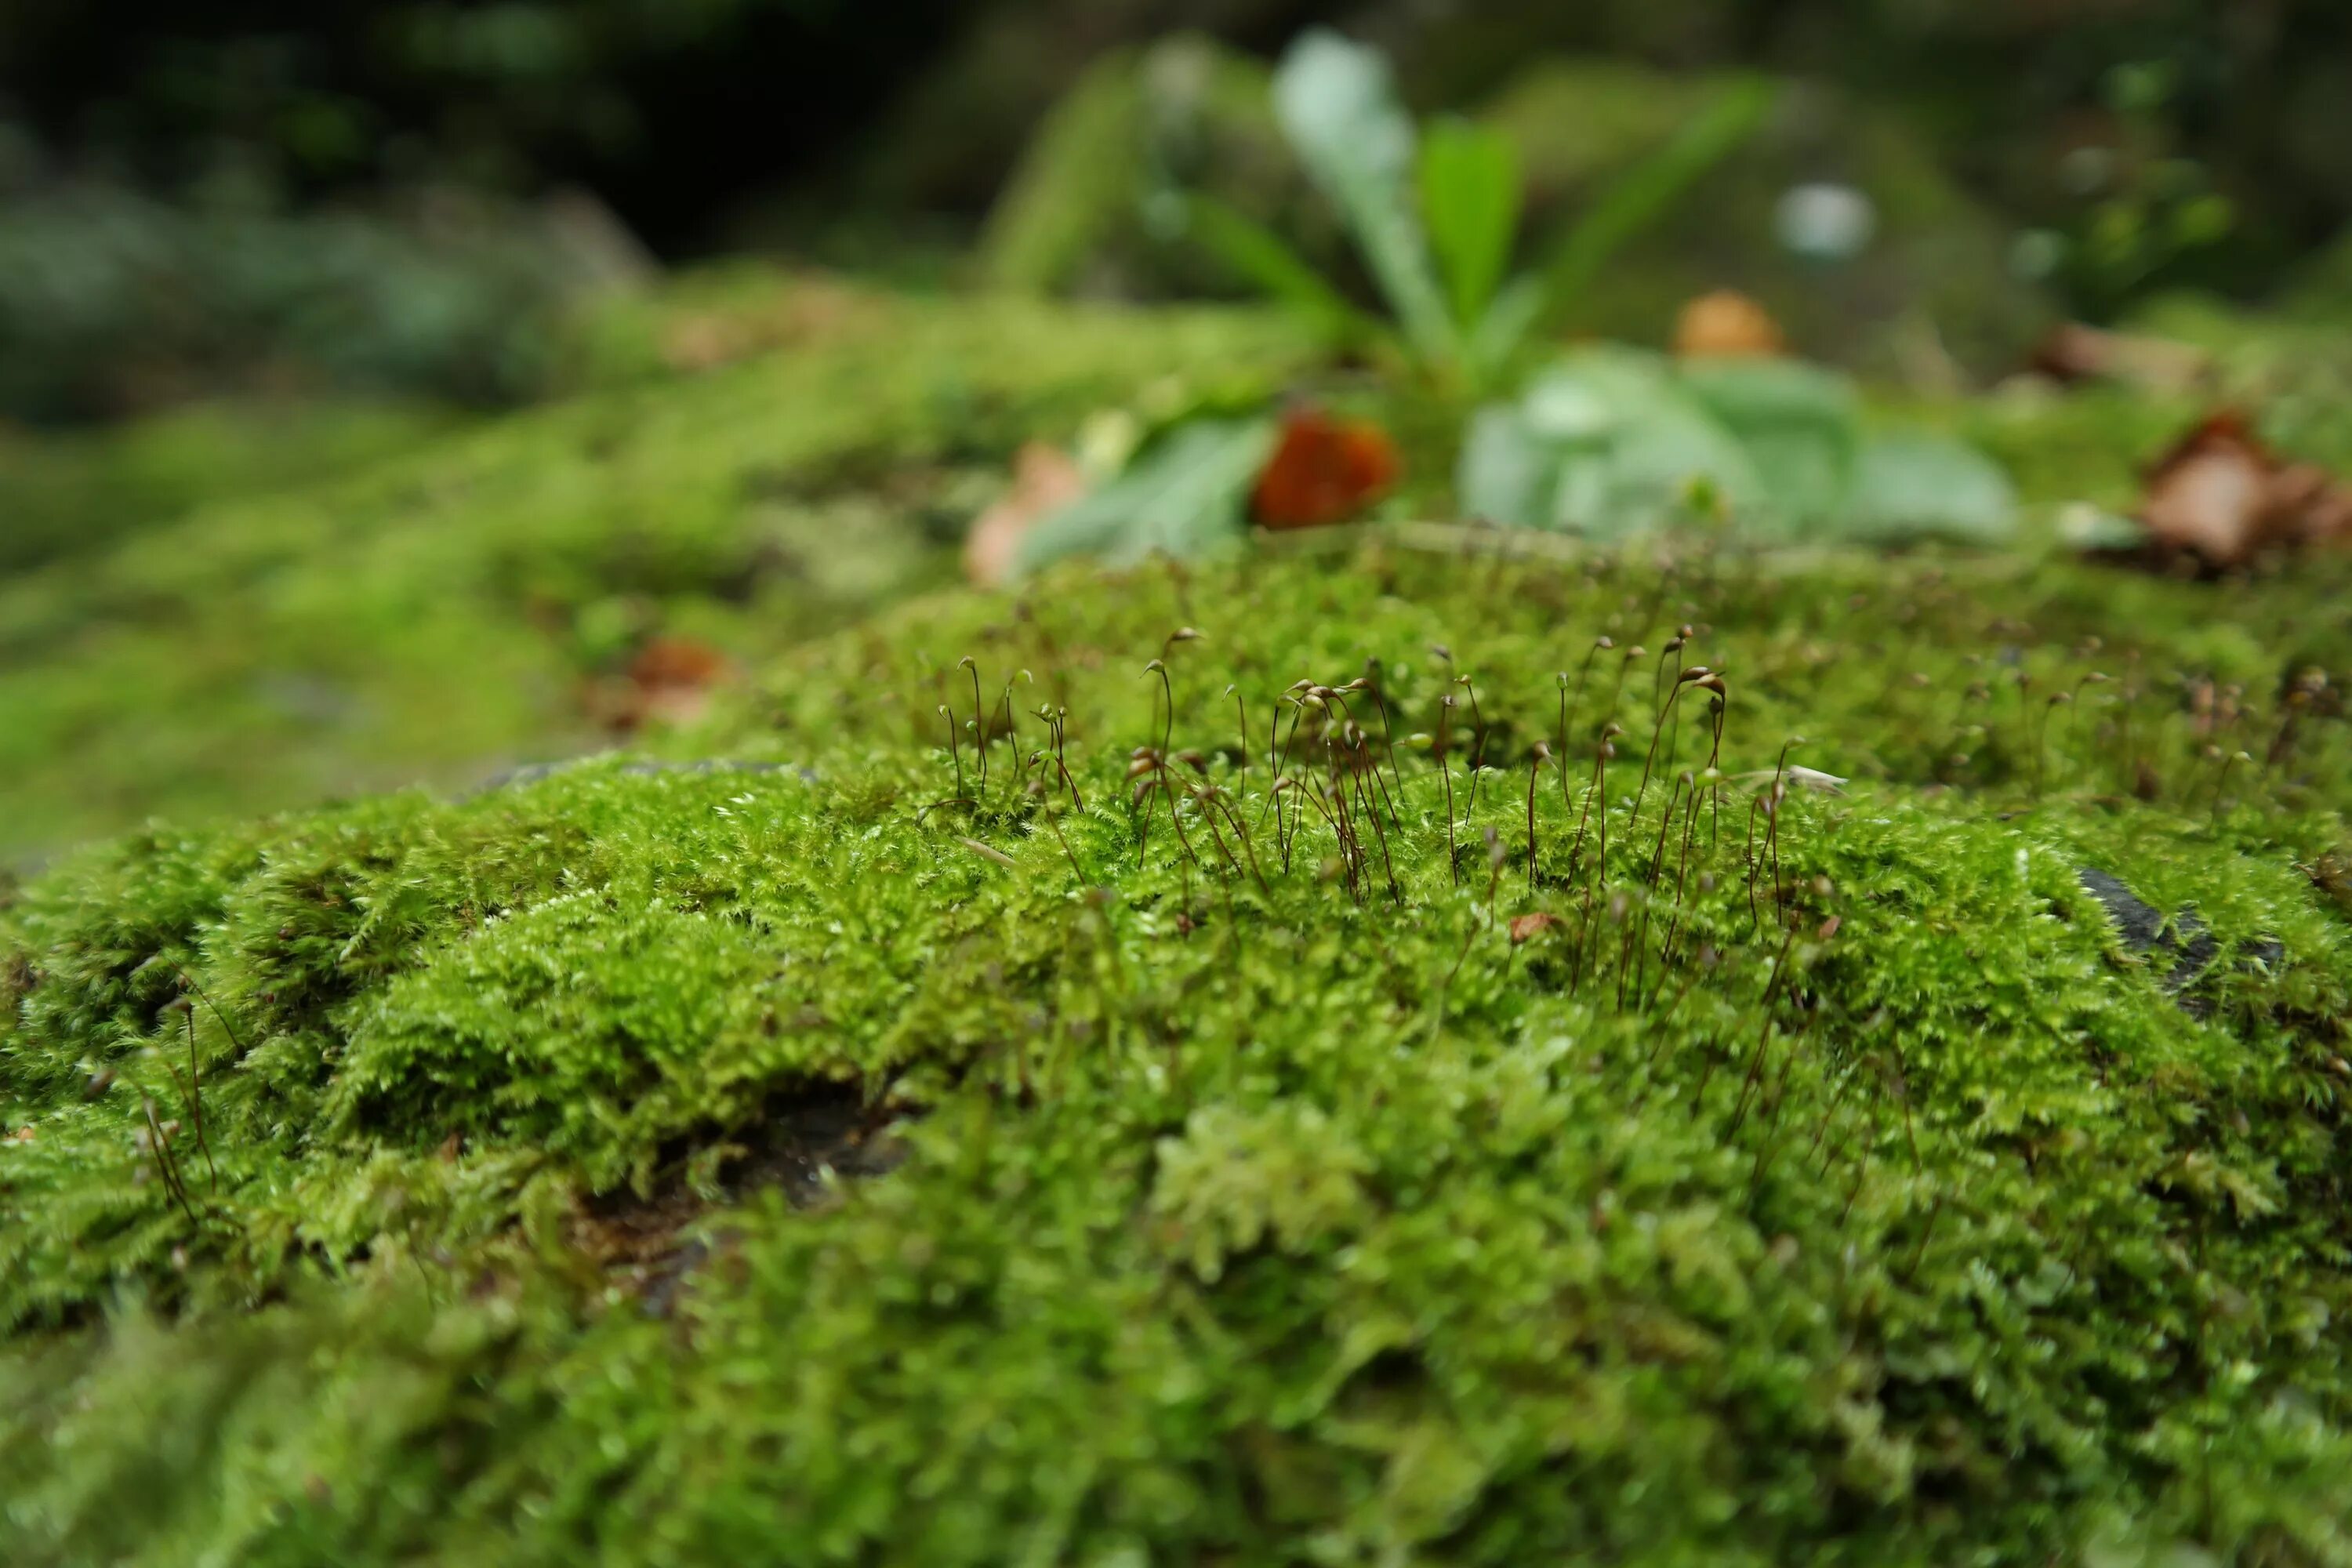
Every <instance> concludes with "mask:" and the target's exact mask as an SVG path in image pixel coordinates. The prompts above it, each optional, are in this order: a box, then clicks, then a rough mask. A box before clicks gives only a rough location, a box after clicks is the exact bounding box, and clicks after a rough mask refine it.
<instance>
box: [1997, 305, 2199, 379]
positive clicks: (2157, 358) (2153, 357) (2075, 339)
mask: <svg viewBox="0 0 2352 1568" xmlns="http://www.w3.org/2000/svg"><path fill="white" fill-rule="evenodd" d="M2026 367H2027V368H2028V369H2029V370H2032V371H2035V372H2037V373H2039V374H2042V375H2046V376H2048V377H2049V378H2050V379H2051V380H2053V381H2054V382H2057V383H2059V384H2062V385H2068V386H2071V385H2074V384H2076V383H2078V382H2084V381H2121V382H2129V383H2131V384H2135V385H2138V386H2145V387H2149V388H2152V389H2154V390H2157V391H2160V392H2187V391H2189V390H2191V389H2192V388H2194V387H2195V386H2197V385H2198V384H2199V383H2200V382H2201V381H2203V380H2204V379H2205V376H2206V374H2207V372H2208V371H2209V370H2210V368H2211V362H2210V360H2209V359H2208V358H2207V356H2206V355H2205V353H2203V352H2202V351H2201V350H2199V349H2196V348H2192V347H2190V346H2189V344H2187V343H2177V342H2172V341H2171V340H2169V339H2168V338H2150V337H2142V336H2138V335H2137V334H2134V333H2129V332H2111V331H2105V330H2103V329H2101V328H2098V327H2086V326H2084V324H2083V323H2082V322H2080V321H2062V322H2060V323H2059V324H2058V325H2057V326H2055V327H2053V328H2052V329H2051V330H2050V331H2049V333H2048V335H2047V336H2045V337H2044V338H2043V339H2042V342H2039V343H2038V344H2036V345H2035V346H2034V349H2033V353H2032V355H2031V356H2029V357H2028V359H2027V362H2026Z"/></svg>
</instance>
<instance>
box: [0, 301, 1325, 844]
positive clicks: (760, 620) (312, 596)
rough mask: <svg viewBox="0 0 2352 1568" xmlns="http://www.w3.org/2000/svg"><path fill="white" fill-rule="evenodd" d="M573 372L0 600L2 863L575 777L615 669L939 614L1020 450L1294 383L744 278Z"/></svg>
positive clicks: (635, 314)
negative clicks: (438, 785) (548, 391)
mask: <svg viewBox="0 0 2352 1568" xmlns="http://www.w3.org/2000/svg"><path fill="white" fill-rule="evenodd" d="M575 342H576V343H577V345H578V346H577V347H576V349H575V351H574V359H575V362H576V363H575V367H574V371H573V374H574V376H575V378H576V380H577V381H578V382H579V383H580V384H583V385H584V386H586V387H588V388H590V389H591V390H589V391H587V392H585V393H584V394H583V395H579V396H576V397H573V398H571V399H570V400H568V401H565V402H563V403H561V404H556V405H549V406H546V407H542V408H538V409H532V410H529V411H525V412H522V413H520V414H516V415H513V416H509V417H507V418H504V419H501V420H498V421H495V422H485V423H478V424H475V425H472V426H467V427H465V428H462V429H460V430H457V431H455V432H453V433H450V434H447V435H446V436H442V437H436V438H427V437H425V435H424V434H422V433H419V434H418V435H417V436H416V437H415V438H414V440H413V441H412V443H411V446H410V449H408V450H405V451H398V452H392V451H387V452H386V453H385V454H384V455H383V456H382V457H381V458H379V459H378V460H373V461H356V460H355V461H353V462H352V463H351V464H350V465H348V466H347V468H345V469H344V470H343V471H341V472H339V473H337V474H336V475H335V477H333V478H331V479H322V480H320V481H319V482H315V483H308V484H290V485H279V484H268V483H262V482H254V483H250V484H246V485H243V486H242V487H241V488H236V489H232V488H229V487H227V486H226V485H223V486H222V487H220V488H219V489H215V490H211V491H210V493H203V492H201V491H200V490H199V489H198V487H197V486H196V485H195V484H194V482H191V484H190V486H189V488H188V491H187V493H188V495H189V497H190V499H191V500H193V501H194V503H195V504H193V505H191V506H190V507H189V508H188V509H187V510H184V511H182V512H180V513H179V514H178V515H176V516H172V517H169V518H168V519H165V520H162V521H154V522H152V524H149V525H145V526H134V521H133V520H127V519H125V520H115V519H111V518H110V521H119V526H120V527H121V531H122V532H123V534H124V537H121V538H120V539H119V540H118V541H117V542H114V543H113V544H112V545H111V547H110V548H106V549H101V550H89V551H85V552H81V553H79V554H76V555H74V556H72V557H70V558H62V559H58V560H54V561H52V562H51V563H49V564H47V566H45V567H43V568H40V569H37V570H31V571H26V572H21V573H17V574H13V575H7V576H0V863H6V862H9V861H14V860H17V859H19V858H25V857H30V856H33V855H37V854H39V853H43V852H54V851H56V850H58V849H61V848H63V847H66V846H68V845H69V844H71V843H73V842H75V841H77V840H79V839H81V838H84V837H89V836H91V835H94V834H103V833H113V832H119V831H121V829H123V828H125V827H128V826H131V825H133V824H135V823H137V822H138V821H139V820H141V819H142V817H144V816H147V815H148V814H150V813H152V812H157V811H162V812H167V813H169V814H171V815H173V816H178V817H182V818H187V817H191V816H198V815H202V814H205V813H212V812H226V813H236V814H245V813H249V812H252V811H256V810H264V809H270V808H274V807H278V806H284V805H297V804H301V803H305V802H310V801H315V800H318V799H320V798H321V797H323V796H326V795H333V794H350V793H352V792H354V791H360V790H365V789H372V788H386V787H392V786H394V785H396V784H403V783H407V782H410V781H413V780H416V779H419V778H426V779H432V780H435V781H436V782H444V783H454V782H459V781H462V780H464V779H467V778H469V777H478V776H481V775H482V774H483V773H488V772H489V771H491V770H494V769H495V768H497V767H499V766H500V765H503V764H507V763H514V762H518V761H522V760H528V759H530V758H534V757H538V758H544V757H548V756H555V755H562V754H566V753H567V752H576V751H578V750H580V749H581V748H582V747H583V746H592V747H593V746H594V745H597V744H601V743H602V742H601V741H600V739H599V736H598V733H597V731H596V728H595V725H594V724H593V722H592V721H591V716H590V713H589V711H588V710H587V707H586V706H585V705H584V704H583V700H582V690H583V686H585V685H586V684H587V683H589V682H591V681H593V680H595V679H598V678H599V677H600V676H603V675H604V674H605V673H607V672H608V671H609V670H610V669H611V668H612V667H613V666H614V662H615V661H616V660H618V659H623V658H625V657H626V655H627V650H628V647H630V645H631V643H632V641H633V640H634V639H638V638H642V637H645V636H647V635H650V634H656V633H657V634H663V635H668V636H674V637H689V638H696V639H700V640H702V641H705V642H707V643H709V644H712V645H714V646H716V647H719V648H722V649H724V650H725V651H726V652H727V653H728V654H729V655H730V656H731V657H734V658H753V657H758V656H761V654H763V653H767V652H772V651H773V650H774V649H776V648H778V647H783V646H786V645H788V644H790V643H791V642H793V641H796V640H799V639H801V638H804V637H812V636H815V635H818V634H820V633H822V632H824V631H827V630H830V629H832V628H834V627H836V626H841V625H843V624H845V622H847V621H849V620H851V619H853V618H854V617H855V616H857V615H858V614H860V613H863V612H865V611H866V610H868V609H871V608H873V607H875V606H876V605H879V604H881V603H885V602H887V601H889V600H891V599H894V598H897V597H900V596H903V595H907V594H908V593H912V592H915V591H918V590H921V589H926V588H931V587H936V586H938V585H940V584H942V583H945V582H947V581H950V580H951V579H952V578H953V577H954V575H955V574H956V571H957V568H956V564H955V559H956V549H957V545H958V543H959V542H960V541H961V533H962V530H963V528H964V525H965V524H966V523H967V522H968V521H969V520H970V519H971V516H972V515H973V514H974V513H975V512H976V511H978V510H980V509H981V508H982V506H983V505H985V504H986V502H987V501H988V500H989V499H991V498H992V496H993V494H994V493H995V492H996V490H997V489H999V488H1000V487H1001V485H1002V484H1003V474H1004V472H1005V471H1006V468H1007V462H1006V459H1007V458H1008V457H1009V455H1010V454H1011V452H1012V451H1013V448H1014V447H1017V446H1018V445H1019V444H1020V443H1021V442H1022V441H1024V440H1026V439H1031V438H1034V437H1047V438H1066V437H1068V436H1069V434H1070V433H1072V432H1073V431H1075V430H1076V428H1077V426H1079V424H1080V423H1081V421H1082V420H1083V419H1084V418H1085V417H1086V416H1087V415H1088V414H1089V413H1091V412H1093V411H1094V410H1096V409H1097V408H1100V407H1102V406H1104V405H1111V404H1118V405H1130V404H1132V403H1134V402H1135V401H1136V400H1137V399H1138V398H1139V396H1140V395H1143V393H1144V391H1146V390H1149V391H1151V392H1153V393H1155V394H1156V395H1163V396H1167V397H1172V398H1178V399H1181V397H1182V396H1184V395H1186V389H1187V388H1192V389H1199V388H1202V387H1211V386H1215V385H1218V384H1223V383H1224V382H1225V381H1227V380H1229V379H1231V378H1232V377H1234V375H1236V374H1241V375H1244V376H1246V375H1250V374H1279V371H1280V367H1282V366H1284V365H1286V364H1288V363H1296V362H1297V359H1298V357H1299V345H1298V342H1297V339H1296V338H1295V336H1293V335H1292V334H1291V333H1290V332H1289V331H1287V330H1286V328H1285V327H1284V326H1283V325H1282V324H1281V323H1279V322H1277V321H1272V320H1270V319H1268V318H1266V317H1265V316H1263V315H1257V314H1244V313H1241V312H1236V311H1231V310H1171V311H1162V312H1157V313H1152V314H1139V313H1131V312H1124V313H1123V312H1110V311H1106V310H1095V309H1087V308H1084V307H1077V308H1074V307H1070V306H1066V305H1055V304H1048V303H1045V302H1041V301H1024V300H995V301H987V302H973V301H970V300H948V299H936V298H935V299H929V300H921V299H913V298H907V297H901V296H895V295H889V294H884V293H880V292H877V291H873V290H868V289H861V288H858V287H856V286H855V285H852V284H848V283H845V282H841V281H837V280H832V279H820V278H811V277H800V276H791V275H782V274H778V273H776V272H774V271H772V270H768V269H760V268H736V269H731V270H729V271H726V272H723V273H720V274H717V275H714V276H712V277H709V278H706V279H688V280H686V281H685V282H683V283H681V284H679V285H678V286H677V287H676V288H674V289H670V290H667V291H666V292H664V293H662V294H660V295H658V296H654V297H647V298H645V299H641V300H629V301H625V302H623V303H622V304H620V305H618V306H616V307H614V308H612V309H610V310H605V311H604V312H602V313H600V314H599V315H597V316H596V317H595V318H594V319H593V321H589V322H587V323H584V324H583V326H582V327H581V328H580V329H579V330H578V332H577V334H576V339H575ZM330 433H331V432H330ZM135 439H136V437H124V438H121V439H120V440H118V441H113V442H109V443H107V444H106V446H105V447H104V450H103V453H102V455H101V456H102V461H103V464H104V467H105V468H106V470H107V471H109V472H110V473H113V474H115V475H118V476H125V475H128V474H129V473H130V472H131V468H130V466H129V464H130V458H131V457H133V456H135V454H134V453H131V452H130V451H129V450H128V449H127V447H126V446H125V445H124V444H123V443H124V442H127V441H131V440H135ZM291 460H292V459H291V458H289V459H288V461H289V462H290V461H291ZM224 466H225V464H224ZM80 467H81V468H83V469H84V470H85V471H87V470H88V469H89V467H90V466H89V465H81V466H80ZM244 471H245V473H246V475H247V477H248V478H249V479H253V480H255V481H260V480H264V479H268V477H269V474H270V472H271V470H270V469H269V468H266V467H265V466H263V465H261V464H259V463H256V464H254V465H251V466H250V467H249V468H247V469H246V470H244ZM68 477H70V476H68ZM232 477H233V476H232ZM205 484H206V486H209V485H210V481H209V480H206V481H205ZM89 488H90V487H89V486H85V489H89ZM113 493H116V494H121V490H120V489H119V488H118V489H116V490H115V491H114V492H113ZM100 499H102V496H100V497H91V496H89V495H85V496H83V497H81V498H79V499H76V498H74V497H68V498H66V499H65V500H62V501H61V502H60V503H59V504H60V506H61V507H62V508H66V509H68V510H72V511H73V514H74V515H80V516H88V515H89V512H90V510H92V508H93V507H94V506H95V505H96V504H97V502H98V500H100ZM124 504H126V505H127V504H128V502H127V501H126V502H125V503H124Z"/></svg>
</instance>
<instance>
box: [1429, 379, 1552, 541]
mask: <svg viewBox="0 0 2352 1568" xmlns="http://www.w3.org/2000/svg"><path fill="white" fill-rule="evenodd" d="M1560 461H1561V458H1560V453H1559V450H1558V448H1557V447H1552V446H1549V445H1547V444H1546V443H1545V442H1543V441H1542V440H1540V439H1539V438H1538V437H1537V436H1536V433H1535V432H1534V431H1533V430H1530V429H1529V428H1528V422H1527V420H1526V419H1525V418H1523V417H1522V416H1520V413H1519V411H1518V409H1517V408H1516V407H1514V406H1513V405H1509V404H1507V403H1498V404H1490V405H1487V406H1486V407H1484V408H1481V409H1479V410H1478V412H1477V413H1475V414H1474V415H1472V416H1470V428H1469V429H1468V430H1467V431H1466V432H1465V434H1464V436H1463V437H1462V457H1461V458H1460V461H1459V462H1458V464H1457V465H1456V467H1455V468H1454V497H1455V500H1456V501H1457V502H1458V504H1459V505H1460V507H1461V509H1462V512H1463V515H1464V516H1465V517H1468V518H1470V519H1472V520H1473V521H1479V522H1494V523H1501V524H1503V525H1505V526H1506V527H1510V528H1549V527H1551V526H1552V518H1551V495H1552V491H1553V489H1555V488H1556V487H1557V486H1558V484H1559V468H1560Z"/></svg>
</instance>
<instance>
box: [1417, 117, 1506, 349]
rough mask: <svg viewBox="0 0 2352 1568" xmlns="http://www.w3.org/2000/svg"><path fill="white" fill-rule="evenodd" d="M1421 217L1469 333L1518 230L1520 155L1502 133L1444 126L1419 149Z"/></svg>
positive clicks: (1457, 316)
mask: <svg viewBox="0 0 2352 1568" xmlns="http://www.w3.org/2000/svg"><path fill="white" fill-rule="evenodd" d="M1421 211H1422V216H1423V219H1424V220H1425V221H1426V222H1427V223H1428V226H1429V243H1430V247H1431V248H1432V249H1433V250H1435V251H1436V253H1437V263H1438V266H1439V268H1440V269H1441V270H1442V271H1443V272H1444V278H1445V287H1446V291H1447V293H1448V295H1449V296H1450V297H1451V299H1452V300H1453V303H1454V321H1456V322H1457V323H1458V324H1459V325H1460V326H1461V327H1462V328H1463V330H1464V331H1468V330H1470V329H1472V328H1473V327H1475V325H1476V324H1477V322H1478V321H1479V318H1480V317H1481V315H1483V314H1484V312H1485V311H1486V305H1487V302H1488V301H1489V300H1492V299H1493V298H1494V297H1495V289H1496V285H1497V284H1499V283H1500V282H1501V281H1502V279H1503V268H1505V267H1506V266H1507V265H1508V264H1509V262H1510V259H1511V240H1512V238H1513V237H1514V236H1516V235H1517V233H1518V227H1519V155H1518V149H1517V148H1516V147H1514V146H1512V144H1511V142H1510V139H1509V138H1508V137H1507V136H1505V135H1504V134H1503V133H1502V132H1499V131H1491V130H1488V129H1487V128H1486V127H1484V126H1480V125H1474V124H1472V123H1471V122H1470V121H1466V120H1441V121H1438V122H1437V123H1436V124H1435V125H1433V126H1432V127H1430V130H1429V136H1428V139H1427V141H1425V142H1423V145H1422V150H1421Z"/></svg>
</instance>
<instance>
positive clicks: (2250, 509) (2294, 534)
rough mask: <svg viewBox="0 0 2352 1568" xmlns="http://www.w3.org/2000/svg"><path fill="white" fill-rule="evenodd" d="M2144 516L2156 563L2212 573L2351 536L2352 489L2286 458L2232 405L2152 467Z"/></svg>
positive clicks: (2142, 502) (2212, 416) (2142, 505)
mask: <svg viewBox="0 0 2352 1568" xmlns="http://www.w3.org/2000/svg"><path fill="white" fill-rule="evenodd" d="M2139 520H2140V521H2141V522H2142V523H2143V524H2144V525H2145V526H2146V527H2147V534H2148V549H2149V551H2150V552H2151V553H2152V554H2154V555H2155V556H2156V557H2157V558H2158V561H2160V562H2164V563H2170V562H2172V561H2177V560H2182V559H2187V560H2190V561H2193V562H2195V563H2198V564H2200V565H2202V566H2203V567H2205V568H2206V569H2207V570H2209V571H2221V570H2224V569H2227V568H2230V567H2233V566H2242V565H2245V564H2246V563H2249V562H2251V561H2252V560H2253V559H2254V558H2255V557H2257V556H2258V555H2261V554H2263V553H2264V552H2272V551H2277V550H2284V549H2293V548H2296V547H2300V546H2304V545H2309V544H2315V543H2321V542H2328V541H2332V540H2341V539H2344V538H2345V537H2347V534H2352V489H2347V487H2346V486H2344V485H2341V484H2339V483H2337V482H2336V480H2335V479H2332V478H2331V477H2329V476H2328V475H2327V474H2326V472H2325V471H2324V470H2322V469H2319V468H2315V467H2313V466H2311V465H2310V464H2307V463H2287V462H2284V461H2282V460H2281V459H2280V458H2279V456H2278V454H2276V453H2275V452H2273V451H2272V450H2271V449H2270V447H2267V446H2265V445H2264V444H2263V440H2262V438H2261V437H2258V436H2257V435H2255V434H2254V432H2253V430H2252V427H2251V426H2249V425H2248V423H2247V421H2246V418H2245V416H2244V415H2242V414H2241V413H2240V412H2238V411H2237V410H2236V409H2232V408H2223V409H2219V410H2216V411H2215V412H2213V413H2212V414H2210V415H2208V416H2206V417H2205V418H2204V419H2203V420H2202V421H2201V422H2200V423H2199V424H2198V425H2197V426H2196V427H2195V428H2193V429H2191V430H2190V431H2189V433H2188V434H2187V435H2185V436H2183V437H2181V438H2180V439H2179V440H2178V441H2176V442H2175V443H2173V445H2172V447H2171V449H2170V450H2168V451H2167V452H2166V453H2165V454H2164V456H2162V457H2161V458H2158V459H2157V461H2156V463H2155V465H2154V466H2153V467H2152V468H2149V469H2148V473H2147V485H2146V489H2145V490H2144V492H2143V494H2142V496H2141V500H2140V509H2139Z"/></svg>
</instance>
